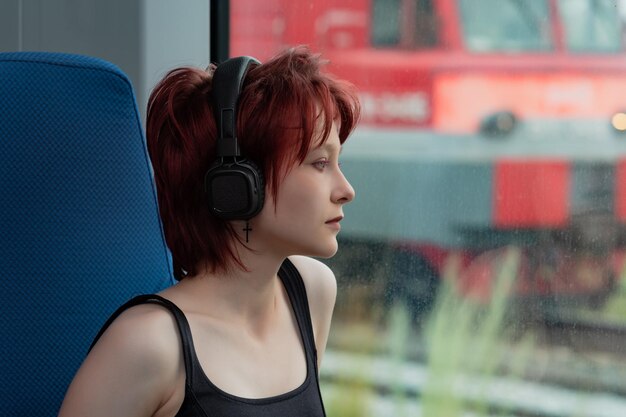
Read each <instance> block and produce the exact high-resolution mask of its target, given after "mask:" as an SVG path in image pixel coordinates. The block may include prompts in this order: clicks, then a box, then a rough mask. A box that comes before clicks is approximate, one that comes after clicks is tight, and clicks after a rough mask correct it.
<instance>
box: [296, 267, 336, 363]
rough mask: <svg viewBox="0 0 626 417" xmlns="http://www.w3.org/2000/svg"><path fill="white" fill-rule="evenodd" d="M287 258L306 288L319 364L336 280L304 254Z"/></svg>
mask: <svg viewBox="0 0 626 417" xmlns="http://www.w3.org/2000/svg"><path fill="white" fill-rule="evenodd" d="M289 260H290V261H291V262H292V263H293V264H294V266H295V267H296V269H297V270H298V272H300V275H301V276H302V280H303V281H304V286H305V288H306V292H307V298H308V300H309V310H310V311H311V323H312V325H313V333H314V337H315V345H316V349H317V359H318V366H319V364H320V363H321V360H322V357H323V355H324V351H325V350H326V342H327V341H328V333H329V331H330V322H331V319H332V315H333V309H334V307H335V298H336V297H337V280H336V279H335V274H334V273H333V271H332V270H331V269H330V268H329V267H328V266H327V265H325V264H324V263H322V262H320V261H318V260H316V259H313V258H309V257H306V256H290V257H289Z"/></svg>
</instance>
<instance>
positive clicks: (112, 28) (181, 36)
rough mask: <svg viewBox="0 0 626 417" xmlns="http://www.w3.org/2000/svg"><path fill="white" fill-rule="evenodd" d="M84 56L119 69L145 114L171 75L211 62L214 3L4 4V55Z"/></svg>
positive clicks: (8, 0)
mask: <svg viewBox="0 0 626 417" xmlns="http://www.w3.org/2000/svg"><path fill="white" fill-rule="evenodd" d="M6 51H54V52H71V53H77V54H84V55H90V56H95V57H98V58H102V59H105V60H107V61H110V62H113V63H114V64H116V65H118V66H119V67H120V68H121V69H122V70H123V71H124V72H125V73H126V74H127V75H128V76H129V78H130V79H131V81H132V83H133V86H134V87H135V93H136V95H137V103H138V105H139V109H140V111H141V113H142V117H144V115H145V106H146V102H147V99H148V95H149V94H150V90H151V89H152V87H153V86H154V84H155V83H156V82H157V81H158V79H159V78H160V77H161V76H163V74H164V73H165V72H167V70H169V69H171V68H173V67H175V66H180V65H195V66H199V67H203V68H204V67H206V66H207V64H208V62H209V0H178V1H176V0H0V52H6Z"/></svg>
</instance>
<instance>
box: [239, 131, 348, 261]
mask: <svg viewBox="0 0 626 417" xmlns="http://www.w3.org/2000/svg"><path fill="white" fill-rule="evenodd" d="M340 151H341V144H340V142H339V136H338V134H337V126H336V125H335V124H334V123H333V126H332V129H331V132H330V134H329V136H328V138H327V140H326V141H325V142H324V144H323V145H321V146H316V147H313V148H311V149H310V150H309V153H308V154H307V156H306V158H305V160H304V162H303V163H302V164H301V165H295V166H294V167H293V168H292V169H291V171H289V173H288V174H287V176H286V177H285V179H284V180H283V182H282V183H281V184H280V185H279V189H278V198H277V199H276V200H274V199H273V198H272V196H271V195H267V196H266V201H265V205H264V207H263V210H262V211H261V213H259V215H258V216H257V217H256V218H255V219H253V229H254V231H253V232H252V235H251V238H252V241H253V242H254V241H255V240H256V238H257V237H259V238H261V239H262V240H263V241H264V246H266V247H267V248H268V249H269V250H272V251H276V253H279V254H284V255H286V256H289V255H295V254H297V255H308V256H317V257H331V256H333V255H334V254H335V253H336V252H337V234H338V233H339V230H340V228H341V226H340V223H339V221H340V220H341V219H342V218H343V205H344V204H346V203H348V202H350V201H352V199H353V198H354V189H353V188H352V186H351V185H350V183H349V182H348V181H347V180H346V178H345V177H344V175H343V173H342V172H341V169H340V167H339V153H340ZM257 232H258V233H259V235H257ZM254 246H256V245H254Z"/></svg>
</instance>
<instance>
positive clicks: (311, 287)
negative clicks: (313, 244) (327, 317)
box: [289, 256, 337, 305]
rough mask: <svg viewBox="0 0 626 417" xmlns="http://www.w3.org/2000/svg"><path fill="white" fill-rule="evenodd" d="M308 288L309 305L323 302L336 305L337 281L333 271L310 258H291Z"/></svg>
mask: <svg viewBox="0 0 626 417" xmlns="http://www.w3.org/2000/svg"><path fill="white" fill-rule="evenodd" d="M289 260H290V261H291V262H292V263H293V264H294V266H295V267H296V269H297V270H298V272H299V273H300V275H301V276H302V280H303V281H304V286H305V287H306V291H307V297H308V298H309V303H312V302H317V303H319V302H323V303H324V304H327V303H332V304H333V305H334V302H335V297H336V295H337V280H336V278H335V274H334V273H333V271H332V270H331V269H330V268H329V267H328V266H327V265H326V264H324V263H323V262H320V261H318V260H317V259H313V258H310V257H308V256H290V257H289Z"/></svg>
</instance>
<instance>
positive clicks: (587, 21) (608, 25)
mask: <svg viewBox="0 0 626 417" xmlns="http://www.w3.org/2000/svg"><path fill="white" fill-rule="evenodd" d="M559 11H560V12H561V19H562V20H563V26H564V29H565V41H566V44H567V48H568V49H569V50H570V51H572V52H620V51H621V50H622V46H621V30H622V29H621V26H620V25H621V22H620V14H619V12H618V11H617V6H616V4H615V2H612V1H598V0H561V1H559Z"/></svg>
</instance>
